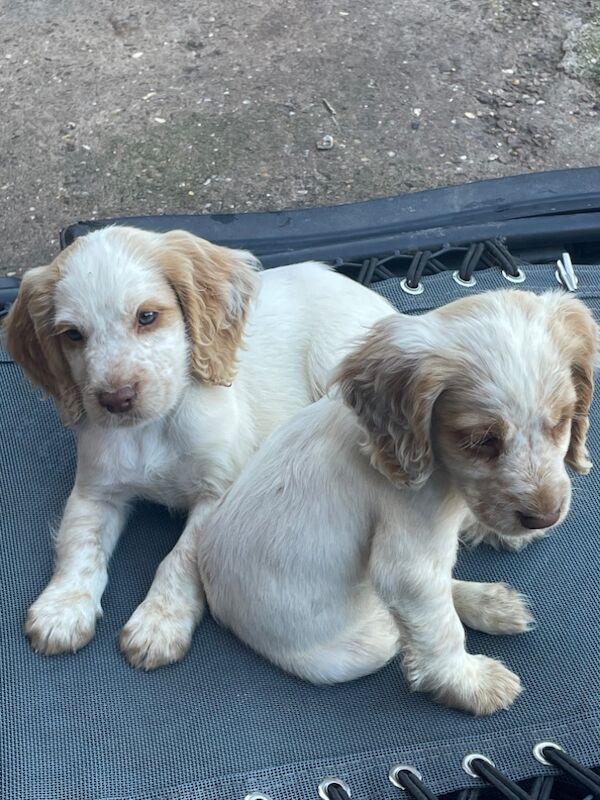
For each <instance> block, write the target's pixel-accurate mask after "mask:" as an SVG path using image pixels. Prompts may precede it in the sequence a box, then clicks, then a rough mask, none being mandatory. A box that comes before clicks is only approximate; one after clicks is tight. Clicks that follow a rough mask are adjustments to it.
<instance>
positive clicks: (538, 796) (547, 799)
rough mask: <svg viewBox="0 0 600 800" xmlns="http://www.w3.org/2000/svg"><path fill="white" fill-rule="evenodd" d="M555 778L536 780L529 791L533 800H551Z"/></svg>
mask: <svg viewBox="0 0 600 800" xmlns="http://www.w3.org/2000/svg"><path fill="white" fill-rule="evenodd" d="M553 787H554V777H553V776H550V777H545V778H536V779H535V780H534V782H533V783H532V785H531V789H530V790H529V796H530V797H531V800H551V798H552V789H553Z"/></svg>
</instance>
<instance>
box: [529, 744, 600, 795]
mask: <svg viewBox="0 0 600 800" xmlns="http://www.w3.org/2000/svg"><path fill="white" fill-rule="evenodd" d="M542 755H543V756H544V758H545V759H546V761H548V762H549V763H550V764H552V765H553V766H555V767H558V768H559V769H562V771H563V772H566V773H567V775H569V776H570V777H571V778H573V780H574V781H577V783H580V784H581V785H582V786H584V787H585V788H586V789H588V790H589V791H590V792H592V794H593V795H594V797H600V777H599V776H598V775H596V773H595V772H593V771H592V770H591V769H588V768H587V767H584V766H583V765H582V764H580V763H579V762H578V761H575V759H574V758H573V757H572V756H570V755H569V754H568V753H565V751H564V750H558V749H557V748H556V747H545V748H544V749H543V750H542Z"/></svg>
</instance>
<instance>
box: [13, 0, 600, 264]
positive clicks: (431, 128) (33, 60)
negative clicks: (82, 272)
mask: <svg viewBox="0 0 600 800" xmlns="http://www.w3.org/2000/svg"><path fill="white" fill-rule="evenodd" d="M599 78H600V12H599V11H598V6H597V3H596V2H594V0H569V2H567V0H557V2H552V0H446V2H439V1H438V0H370V1H369V2H368V3H366V2H358V1H357V0H339V2H338V1H336V0H319V2H317V0H298V1H297V2H295V3H281V2H275V0H244V1H243V2H242V1H241V0H221V2H220V3H216V2H214V3H212V2H206V0H171V2H168V3H156V2H152V3H151V2H145V0H131V2H129V3H127V4H117V3H114V2H107V1H106V0H96V2H94V3H92V2H90V0H78V1H77V2H73V0H54V2H50V0H0V109H1V110H2V125H1V128H0V218H1V219H2V224H3V240H4V242H3V247H2V255H1V258H0V271H8V272H9V273H13V272H19V271H20V270H21V269H23V268H27V267H30V266H34V265H36V264H39V263H43V262H45V261H46V260H47V259H49V258H51V257H52V256H53V255H54V254H55V253H56V251H57V247H58V245H57V233H58V230H59V229H60V227H62V226H64V225H66V224H68V223H70V222H73V221H75V220H77V219H86V218H90V217H98V216H99V217H102V216H112V215H120V214H134V213H136V214H137V213H144V214H157V213H158V214H160V213H163V212H205V213H211V212H227V211H238V212H239V211H245V210H268V209H280V208H285V207H298V206H313V205H328V204H333V203H340V202H347V201H352V200H359V199H366V198H370V197H376V196H382V195H390V194H395V193H399V192H406V191H414V190H419V189H424V188H429V187H434V186H441V185H444V184H449V183H459V182H464V181H472V180H477V179H481V178H493V177H498V176H503V175H509V174H515V173H521V172H528V171H530V170H545V169H555V168H561V167H575V166H587V165H592V164H598V163H600V116H599V114H600V106H599V102H600V90H599V89H598V83H597V81H598V80H599ZM324 137H332V140H333V146H332V147H331V149H319V148H320V147H323V145H324V144H326V143H327V142H328V141H329V140H327V139H325V138H324Z"/></svg>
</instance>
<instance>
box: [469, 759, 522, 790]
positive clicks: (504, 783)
mask: <svg viewBox="0 0 600 800" xmlns="http://www.w3.org/2000/svg"><path fill="white" fill-rule="evenodd" d="M470 767H471V769H472V770H473V772H475V773H476V774H477V775H478V776H479V777H480V778H481V779H482V780H484V781H486V782H487V783H489V784H490V786H493V787H494V789H496V791H498V792H499V793H500V795H501V797H505V798H506V800H531V798H530V796H529V794H528V793H527V792H526V791H524V790H523V789H521V788H520V787H519V786H517V784H516V783H515V782H514V781H511V780H510V778H507V777H506V775H504V773H502V772H500V770H499V769H496V767H494V766H492V764H489V763H488V762H487V761H483V759H481V758H473V759H472V760H471V762H470Z"/></svg>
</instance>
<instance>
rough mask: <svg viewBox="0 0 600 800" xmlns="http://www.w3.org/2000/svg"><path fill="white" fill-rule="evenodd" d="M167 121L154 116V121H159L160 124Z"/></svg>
mask: <svg viewBox="0 0 600 800" xmlns="http://www.w3.org/2000/svg"><path fill="white" fill-rule="evenodd" d="M166 121H167V120H166V119H163V118H162V117H154V122H158V124H159V125H164V124H165V122H166Z"/></svg>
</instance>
